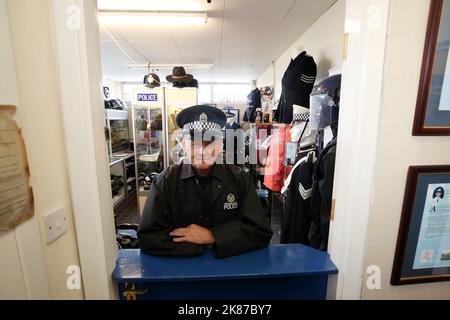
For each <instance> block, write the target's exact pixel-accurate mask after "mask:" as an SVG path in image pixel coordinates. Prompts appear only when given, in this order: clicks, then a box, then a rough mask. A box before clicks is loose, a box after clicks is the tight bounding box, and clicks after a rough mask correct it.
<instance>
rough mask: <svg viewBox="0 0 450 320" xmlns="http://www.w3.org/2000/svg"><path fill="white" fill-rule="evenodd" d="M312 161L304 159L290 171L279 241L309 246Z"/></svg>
mask: <svg viewBox="0 0 450 320" xmlns="http://www.w3.org/2000/svg"><path fill="white" fill-rule="evenodd" d="M313 173H314V163H313V161H312V159H311V161H308V160H305V161H304V162H302V163H301V164H300V165H299V166H298V167H297V168H296V169H295V171H294V172H293V173H292V180H291V183H290V184H289V189H288V191H287V195H286V198H285V203H284V206H283V214H282V216H281V243H283V244H286V243H301V244H304V245H306V246H309V245H310V243H309V239H308V235H309V230H310V228H311V215H312V208H311V195H312V187H313Z"/></svg>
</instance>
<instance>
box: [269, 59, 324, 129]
mask: <svg viewBox="0 0 450 320" xmlns="http://www.w3.org/2000/svg"><path fill="white" fill-rule="evenodd" d="M316 77H317V65H316V63H315V61H314V58H313V57H311V56H309V55H307V54H306V51H304V52H302V53H301V54H300V55H298V56H297V57H296V58H295V59H292V60H291V62H290V64H289V66H288V68H287V70H286V72H285V74H284V76H283V80H282V93H281V98H280V103H279V105H278V109H277V111H276V112H275V113H274V120H275V121H277V122H279V123H285V124H290V123H291V122H292V118H293V110H292V109H293V105H294V104H296V105H299V106H302V107H305V108H309V96H310V94H311V92H312V90H313V87H314V82H315V81H316Z"/></svg>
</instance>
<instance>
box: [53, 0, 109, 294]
mask: <svg viewBox="0 0 450 320" xmlns="http://www.w3.org/2000/svg"><path fill="white" fill-rule="evenodd" d="M49 9H50V10H51V13H52V17H53V19H52V21H51V23H52V30H53V31H54V32H53V37H54V45H55V51H56V58H57V66H56V68H57V71H58V76H59V87H58V88H57V90H58V93H59V97H60V101H61V115H62V126H63V132H64V140H65V148H66V157H67V162H68V168H67V169H68V173H69V180H70V192H71V197H72V206H73V208H72V209H73V215H74V223H75V229H76V237H77V244H78V251H79V257H80V264H81V266H80V267H81V276H82V281H83V288H84V294H85V297H86V299H95V300H107V299H116V298H117V290H116V286H115V284H114V282H113V280H112V276H111V275H112V271H113V269H114V267H115V262H116V259H117V254H118V250H117V245H116V239H115V226H114V214H113V207H112V201H111V185H110V183H109V180H110V178H109V171H108V170H109V167H108V163H109V159H108V152H107V145H106V139H105V134H104V126H105V119H104V116H105V115H104V104H103V98H102V70H101V52H100V37H99V29H98V23H97V15H96V13H97V2H96V1H91V0H51V1H50V8H49Z"/></svg>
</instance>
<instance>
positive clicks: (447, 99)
mask: <svg viewBox="0 0 450 320" xmlns="http://www.w3.org/2000/svg"><path fill="white" fill-rule="evenodd" d="M448 21H450V0H431V6H430V12H429V18H428V26H427V33H426V40H425V48H424V54H423V60H422V71H421V74H420V84H419V92H418V97H417V104H416V112H415V117H414V125H413V135H414V136H449V135H450V49H449V47H450V40H446V39H450V30H449V28H448V23H449V22H448Z"/></svg>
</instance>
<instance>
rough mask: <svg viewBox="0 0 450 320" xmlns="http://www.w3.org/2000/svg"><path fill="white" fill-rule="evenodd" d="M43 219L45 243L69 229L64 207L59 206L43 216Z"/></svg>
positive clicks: (50, 241)
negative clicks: (59, 207)
mask: <svg viewBox="0 0 450 320" xmlns="http://www.w3.org/2000/svg"><path fill="white" fill-rule="evenodd" d="M43 219H44V228H45V241H46V243H47V244H50V243H52V242H53V241H55V240H56V239H58V238H59V237H61V236H62V235H63V234H64V233H66V232H67V231H68V230H69V221H68V220H69V218H68V216H67V210H66V208H61V209H59V210H58V211H55V212H54V213H51V214H49V215H47V216H45V217H43Z"/></svg>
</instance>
